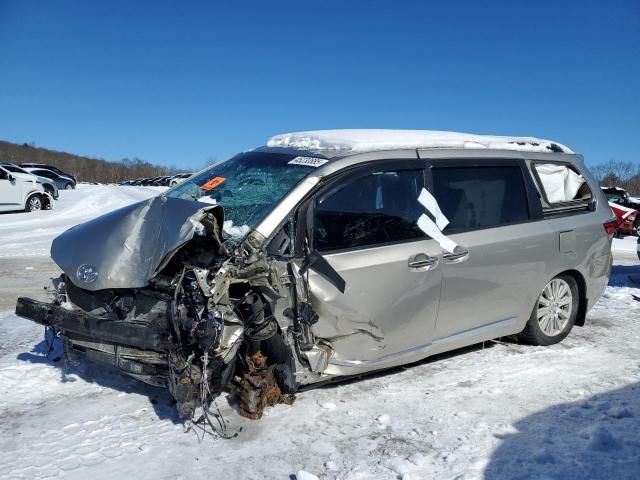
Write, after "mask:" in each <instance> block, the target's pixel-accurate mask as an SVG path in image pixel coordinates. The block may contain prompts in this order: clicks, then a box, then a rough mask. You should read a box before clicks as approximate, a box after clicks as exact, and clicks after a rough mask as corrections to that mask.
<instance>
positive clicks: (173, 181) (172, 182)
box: [169, 173, 193, 187]
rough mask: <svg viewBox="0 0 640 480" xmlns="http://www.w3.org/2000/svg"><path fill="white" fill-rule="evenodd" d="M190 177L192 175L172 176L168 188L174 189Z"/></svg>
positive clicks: (180, 174)
mask: <svg viewBox="0 0 640 480" xmlns="http://www.w3.org/2000/svg"><path fill="white" fill-rule="evenodd" d="M191 175H193V173H179V174H177V175H174V176H173V177H171V179H170V180H169V186H170V187H175V186H176V185H178V184H179V183H182V182H184V181H185V180H186V179H187V178H189V177H190V176H191Z"/></svg>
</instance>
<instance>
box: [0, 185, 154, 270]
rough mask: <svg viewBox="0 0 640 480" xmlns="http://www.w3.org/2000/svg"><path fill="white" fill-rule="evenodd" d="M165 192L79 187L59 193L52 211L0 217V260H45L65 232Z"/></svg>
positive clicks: (141, 188)
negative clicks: (43, 258)
mask: <svg viewBox="0 0 640 480" xmlns="http://www.w3.org/2000/svg"><path fill="white" fill-rule="evenodd" d="M165 190H166V188H163V187H133V186H132V187H125V186H119V185H83V184H79V185H78V186H77V187H76V189H75V190H60V199H59V200H57V201H56V202H55V206H54V209H53V210H43V211H39V212H30V213H3V214H0V258H7V257H22V256H48V255H49V249H50V248H51V241H52V240H53V239H54V238H55V237H57V236H58V235H60V234H61V233H62V232H64V231H65V230H67V229H68V228H71V227H73V226H75V225H78V224H80V223H84V222H86V221H89V220H91V219H93V218H95V217H97V216H99V215H102V214H104V213H107V212H110V211H112V210H116V209H118V208H121V207H124V206H126V205H129V204H131V203H135V202H139V201H141V200H146V199H147V198H150V197H153V196H155V195H158V194H160V193H161V192H163V191H165Z"/></svg>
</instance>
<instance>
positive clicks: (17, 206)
mask: <svg viewBox="0 0 640 480" xmlns="http://www.w3.org/2000/svg"><path fill="white" fill-rule="evenodd" d="M52 207H53V202H52V200H51V197H50V196H49V194H47V193H46V192H45V191H44V188H43V187H42V185H40V184H39V183H38V182H37V180H36V177H34V176H33V175H27V174H24V173H15V172H9V171H7V170H6V169H4V168H2V167H0V212H10V211H20V210H24V211H27V212H33V211H35V210H42V209H50V208H52Z"/></svg>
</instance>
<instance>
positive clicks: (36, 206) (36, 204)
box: [24, 194, 42, 212]
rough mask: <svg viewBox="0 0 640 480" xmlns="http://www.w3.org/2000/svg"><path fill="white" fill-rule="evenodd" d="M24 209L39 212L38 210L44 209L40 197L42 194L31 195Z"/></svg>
mask: <svg viewBox="0 0 640 480" xmlns="http://www.w3.org/2000/svg"><path fill="white" fill-rule="evenodd" d="M24 209H25V210H26V211H27V212H37V211H38V210H42V199H41V198H40V195H38V194H35V195H31V196H30V197H29V198H28V199H27V203H26V205H25V206H24Z"/></svg>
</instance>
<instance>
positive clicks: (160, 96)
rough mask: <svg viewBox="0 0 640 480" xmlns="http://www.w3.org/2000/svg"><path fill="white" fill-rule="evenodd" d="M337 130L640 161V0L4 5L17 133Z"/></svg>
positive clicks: (198, 140) (154, 144)
mask: <svg viewBox="0 0 640 480" xmlns="http://www.w3.org/2000/svg"><path fill="white" fill-rule="evenodd" d="M321 128H418V129H422V128H424V129H434V130H456V131H466V132H472V133H491V134H505V135H533V136H541V137H548V138H551V139H554V140H557V141H559V142H561V143H565V144H567V145H569V146H570V147H572V148H573V149H574V150H576V151H579V152H581V153H583V154H584V155H585V157H586V159H587V162H588V163H591V164H593V163H598V162H601V161H606V160H609V159H611V158H615V159H617V160H623V161H634V162H639V163H640V152H639V149H638V145H639V144H640V1H638V0H628V1H624V0H612V1H609V2H604V1H590V0H588V1H546V0H538V1H536V2H525V1H519V0H512V1H504V2H479V1H468V2H464V1H459V2H454V1H451V2H441V1H440V2H435V1H433V2H427V1H412V0H408V1H402V2H401V1H397V0H396V1H350V2H347V1H322V2H320V1H317V2H309V1H302V0H299V1H297V2H278V1H275V0H274V1H271V2H266V1H255V2H244V1H229V2H213V1H208V2H204V1H203V2H195V1H183V2H177V1H176V2H170V1H158V0H156V1H153V2H151V1H149V2H142V1H136V2H132V1H124V0H122V1H120V0H118V1H110V2H107V1H102V2H98V1H53V0H52V1H46V2H43V1H29V0H27V1H25V0H0V139H4V140H9V141H14V142H20V143H22V142H35V143H36V144H37V145H39V146H44V147H49V148H53V149H57V150H65V151H70V152H74V153H79V154H84V155H90V156H95V157H102V158H105V159H108V160H119V159H121V158H123V157H134V156H137V157H140V158H143V159H145V160H149V161H152V162H157V163H161V164H165V165H175V166H179V167H183V168H192V167H199V166H202V165H203V164H204V162H205V161H206V159H208V158H216V159H220V158H224V157H226V156H228V155H231V154H233V153H235V152H238V151H241V150H245V149H248V148H252V147H255V146H258V145H262V144H264V143H265V141H266V139H267V137H269V136H270V135H273V134H276V133H281V132H285V131H292V130H309V129H321Z"/></svg>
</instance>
